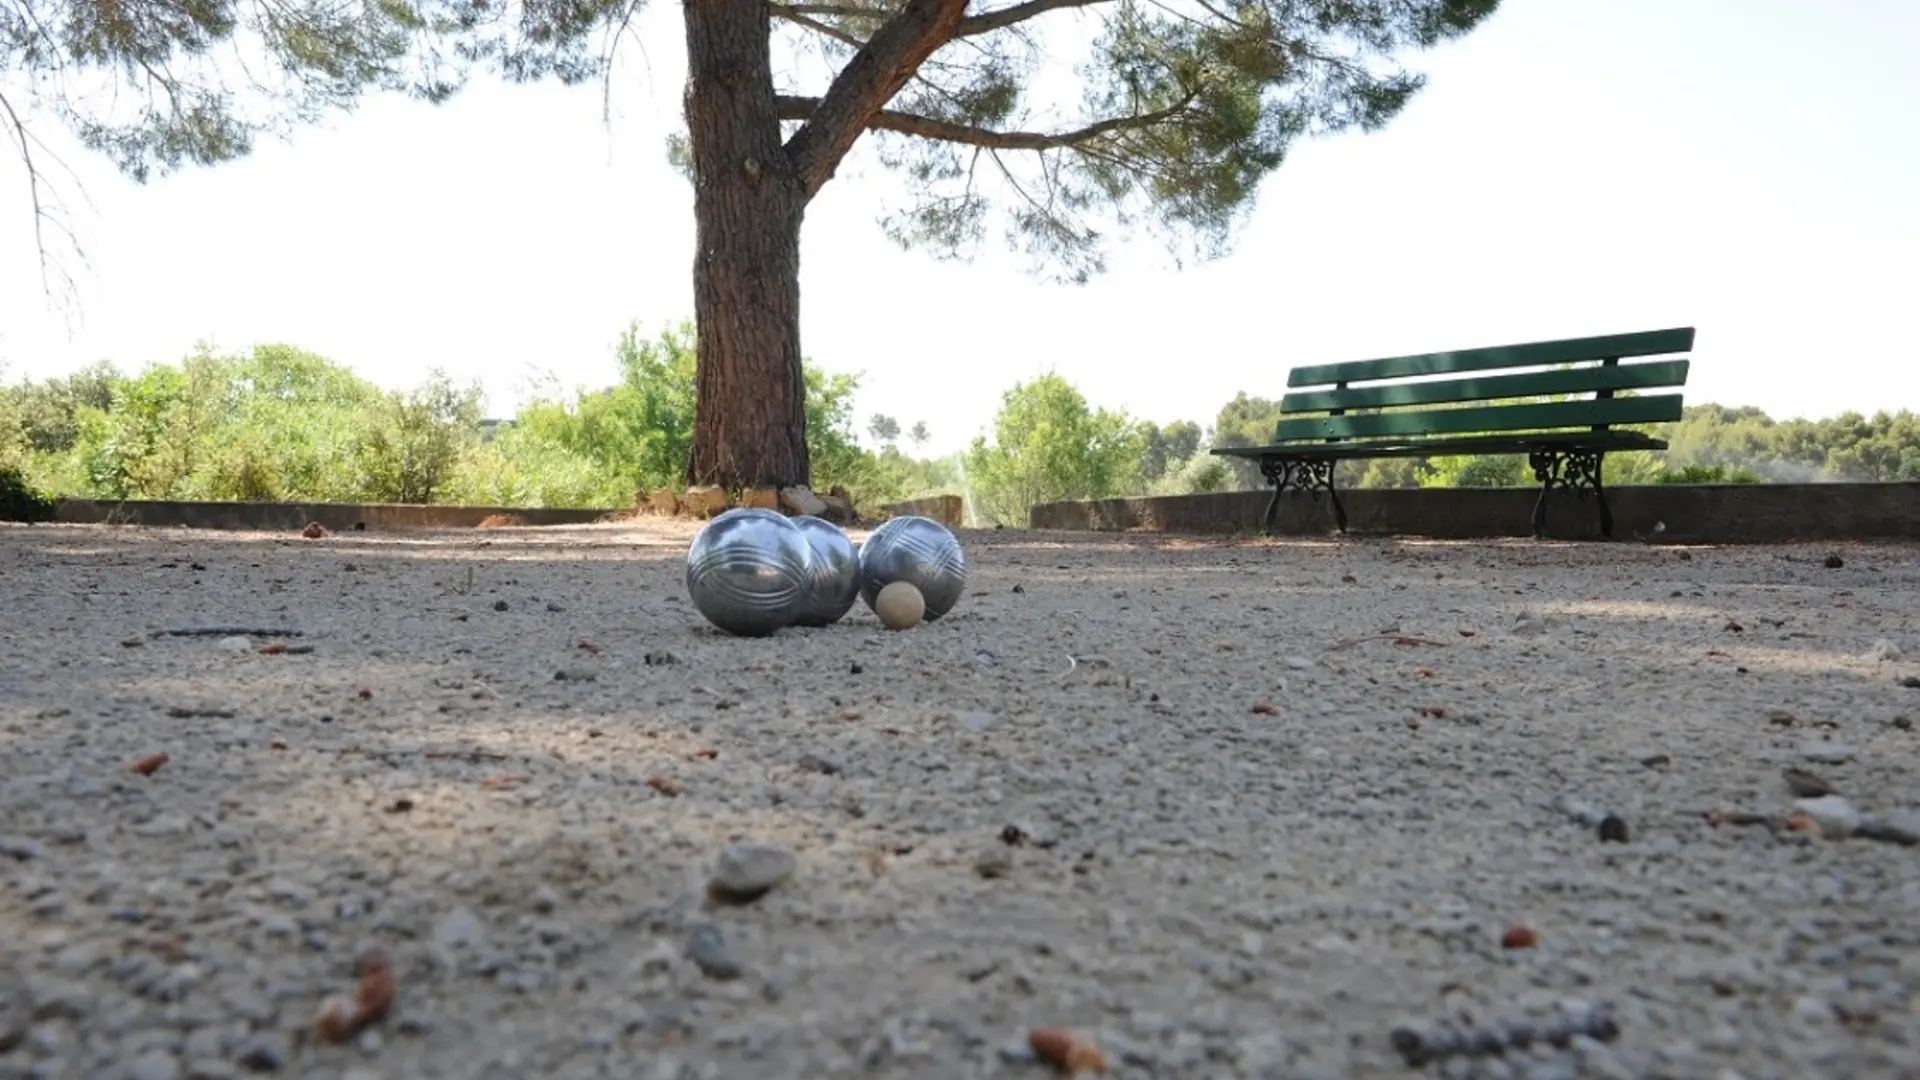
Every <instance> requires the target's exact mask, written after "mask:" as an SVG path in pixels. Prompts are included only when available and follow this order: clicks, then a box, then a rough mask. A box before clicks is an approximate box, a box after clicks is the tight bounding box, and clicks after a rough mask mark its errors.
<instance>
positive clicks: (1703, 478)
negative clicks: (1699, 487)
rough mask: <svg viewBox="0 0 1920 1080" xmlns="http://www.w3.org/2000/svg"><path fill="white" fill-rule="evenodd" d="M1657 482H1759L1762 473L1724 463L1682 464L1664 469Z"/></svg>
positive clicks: (1655, 479) (1657, 477) (1656, 478)
mask: <svg viewBox="0 0 1920 1080" xmlns="http://www.w3.org/2000/svg"><path fill="white" fill-rule="evenodd" d="M1653 482H1654V483H1656V484H1757V483H1759V482H1760V474H1759V473H1756V472H1754V471H1753V470H1751V469H1729V468H1727V467H1726V466H1724V465H1682V466H1680V467H1679V468H1677V469H1663V470H1661V471H1660V473H1659V475H1657V476H1655V477H1654V478H1653Z"/></svg>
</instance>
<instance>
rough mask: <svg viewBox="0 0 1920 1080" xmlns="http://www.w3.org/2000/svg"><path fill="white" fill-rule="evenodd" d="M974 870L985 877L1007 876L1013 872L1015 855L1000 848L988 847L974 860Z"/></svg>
mask: <svg viewBox="0 0 1920 1080" xmlns="http://www.w3.org/2000/svg"><path fill="white" fill-rule="evenodd" d="M973 872H974V873H976V874H979V875H980V876H981V877H983V878H1001V877H1006V876H1007V875H1008V874H1010V873H1012V872H1013V856H1012V855H1011V854H1009V853H1008V852H1006V851H1005V850H1003V849H1000V848H988V849H987V850H985V851H983V852H981V853H980V856H979V858H976V859H974V860H973Z"/></svg>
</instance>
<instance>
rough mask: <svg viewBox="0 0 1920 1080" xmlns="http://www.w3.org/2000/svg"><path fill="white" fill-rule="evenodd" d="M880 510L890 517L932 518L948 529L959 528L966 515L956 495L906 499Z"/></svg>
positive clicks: (889, 504)
mask: <svg viewBox="0 0 1920 1080" xmlns="http://www.w3.org/2000/svg"><path fill="white" fill-rule="evenodd" d="M880 509H882V510H885V511H886V512H887V514H888V515H889V516H890V517H906V516H908V515H914V516H917V517H924V518H932V519H933V520H935V521H937V522H939V523H940V524H942V525H945V526H946V527H947V528H949V529H957V528H959V527H960V526H961V524H962V521H961V519H962V517H964V516H965V514H966V509H965V507H964V506H963V505H962V504H961V502H960V496H958V495H934V496H931V497H930V498H925V499H908V500H907V501H906V502H897V503H888V504H887V505H885V506H883V507H881V508H880Z"/></svg>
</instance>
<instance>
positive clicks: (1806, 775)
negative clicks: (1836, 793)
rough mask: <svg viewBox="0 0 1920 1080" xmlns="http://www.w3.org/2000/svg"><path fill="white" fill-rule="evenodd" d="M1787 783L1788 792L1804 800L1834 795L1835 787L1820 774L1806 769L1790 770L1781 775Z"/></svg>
mask: <svg viewBox="0 0 1920 1080" xmlns="http://www.w3.org/2000/svg"><path fill="white" fill-rule="evenodd" d="M1781 775H1782V776H1783V777H1784V778H1785V779H1786V781H1787V790H1789V791H1791V792H1793V794H1794V795H1795V796H1796V797H1798V798H1802V799H1818V798H1820V797H1821V796H1822V795H1831V794H1833V785H1832V784H1831V783H1828V782H1827V778H1826V777H1824V776H1821V775H1820V774H1819V773H1812V772H1808V771H1807V770H1805V769H1788V770H1786V771H1785V772H1783V773H1782V774H1781Z"/></svg>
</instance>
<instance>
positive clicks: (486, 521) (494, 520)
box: [478, 514, 527, 529]
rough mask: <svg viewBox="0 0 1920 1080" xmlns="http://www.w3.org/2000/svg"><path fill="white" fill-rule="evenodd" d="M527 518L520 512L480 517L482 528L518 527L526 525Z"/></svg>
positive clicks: (480, 526)
mask: <svg viewBox="0 0 1920 1080" xmlns="http://www.w3.org/2000/svg"><path fill="white" fill-rule="evenodd" d="M526 523H527V519H526V518H523V517H521V516H520V515H519V514H488V515H487V516H486V517H483V518H481V519H480V524H479V526H478V527H479V528H482V529H518V528H522V527H524V526H525V525H526Z"/></svg>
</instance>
